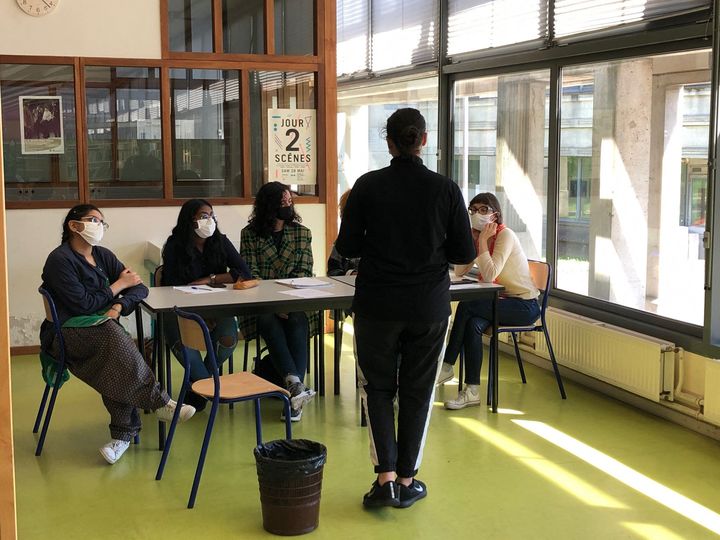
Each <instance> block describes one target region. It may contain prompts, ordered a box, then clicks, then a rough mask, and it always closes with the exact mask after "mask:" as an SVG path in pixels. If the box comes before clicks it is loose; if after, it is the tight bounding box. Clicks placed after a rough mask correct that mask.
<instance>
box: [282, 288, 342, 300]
mask: <svg viewBox="0 0 720 540" xmlns="http://www.w3.org/2000/svg"><path fill="white" fill-rule="evenodd" d="M280 294H287V295H288V296H297V297H298V298H322V297H325V296H335V294H333V293H331V292H329V291H319V290H317V289H292V290H290V291H280Z"/></svg>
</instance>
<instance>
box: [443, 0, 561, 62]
mask: <svg viewBox="0 0 720 540" xmlns="http://www.w3.org/2000/svg"><path fill="white" fill-rule="evenodd" d="M546 33H547V2H546V1H545V0H448V50H447V54H448V56H453V55H457V54H461V53H466V52H471V51H479V50H483V49H490V48H492V47H500V46H503V45H510V44H514V43H522V42H525V41H532V40H537V39H540V38H543V37H545V35H546Z"/></svg>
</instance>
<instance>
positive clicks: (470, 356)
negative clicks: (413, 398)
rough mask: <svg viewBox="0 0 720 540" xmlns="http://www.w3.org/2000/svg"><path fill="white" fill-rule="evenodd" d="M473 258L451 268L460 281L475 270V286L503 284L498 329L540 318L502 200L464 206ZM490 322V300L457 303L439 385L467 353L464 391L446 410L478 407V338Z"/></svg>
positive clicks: (486, 196) (483, 197) (485, 196)
mask: <svg viewBox="0 0 720 540" xmlns="http://www.w3.org/2000/svg"><path fill="white" fill-rule="evenodd" d="M468 214H469V215H470V223H471V225H472V234H473V240H474V241H475V249H476V251H477V258H476V259H475V261H474V262H472V263H470V264H469V265H462V266H455V274H456V275H458V276H462V275H464V274H466V273H467V272H469V271H470V270H471V269H472V267H473V266H476V267H477V271H478V274H477V277H478V280H479V281H483V282H495V283H499V284H500V285H503V286H504V287H505V291H504V292H503V295H502V297H501V298H500V300H499V301H498V308H497V309H498V318H499V323H500V324H502V325H511V326H516V325H517V326H520V325H529V324H532V323H534V322H535V321H536V320H537V318H538V317H539V316H540V306H539V305H538V302H537V298H538V296H539V294H540V292H539V291H538V290H537V289H536V288H535V285H534V284H533V281H532V278H531V277H530V268H529V266H528V260H527V257H526V256H525V253H524V252H523V249H522V247H521V246H520V241H519V240H518V237H517V236H516V235H515V233H514V232H513V231H512V230H510V229H508V228H507V227H506V226H505V224H504V223H503V216H502V211H501V210H500V201H498V199H497V197H495V195H493V194H492V193H480V194H479V195H476V196H475V197H474V198H473V199H472V200H471V201H470V204H469V206H468ZM491 323H492V300H490V299H487V300H474V301H469V302H460V303H459V304H458V307H457V311H456V312H455V317H454V320H453V326H452V330H451V331H450V337H449V339H448V345H447V348H446V349H445V356H444V358H443V365H442V369H441V371H440V375H439V376H438V381H437V382H438V384H442V383H445V382H448V381H450V380H452V379H453V377H454V373H453V367H454V365H455V361H456V360H457V357H458V355H459V354H460V350H461V349H462V348H464V350H465V363H466V367H467V369H466V371H465V381H464V382H465V386H464V388H463V389H462V390H461V391H460V393H459V394H458V397H457V399H454V400H450V401H446V402H445V408H446V409H462V408H464V407H469V406H473V405H480V404H481V401H482V400H481V399H480V391H479V385H480V368H481V367H482V348H483V343H482V333H483V331H484V330H485V328H487V327H488V326H489V325H490V324H491Z"/></svg>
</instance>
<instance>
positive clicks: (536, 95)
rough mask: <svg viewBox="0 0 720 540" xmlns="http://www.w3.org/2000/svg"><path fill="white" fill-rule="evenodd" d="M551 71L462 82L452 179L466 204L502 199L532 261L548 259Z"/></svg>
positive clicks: (456, 99)
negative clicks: (480, 198) (486, 197)
mask: <svg viewBox="0 0 720 540" xmlns="http://www.w3.org/2000/svg"><path fill="white" fill-rule="evenodd" d="M549 86H550V72H549V70H541V71H530V72H523V73H514V74H511V75H502V76H492V77H483V78H477V79H467V80H461V81H457V82H456V83H455V85H454V90H453V96H454V102H453V141H454V152H453V175H454V177H455V180H456V181H457V182H458V184H459V185H460V187H461V189H462V191H463V193H464V195H465V197H466V200H467V201H470V199H472V198H473V197H474V196H475V195H477V194H478V193H482V192H491V193H494V194H495V195H496V196H497V198H498V199H499V200H500V204H501V205H502V212H503V218H504V222H505V224H506V225H507V226H508V227H510V228H511V229H512V230H513V231H514V232H515V233H516V234H517V235H518V238H520V242H521V244H522V246H523V249H524V250H525V253H526V254H527V255H528V257H530V258H533V259H544V257H545V223H546V220H547V172H546V169H547V129H548V104H549V100H548V96H549Z"/></svg>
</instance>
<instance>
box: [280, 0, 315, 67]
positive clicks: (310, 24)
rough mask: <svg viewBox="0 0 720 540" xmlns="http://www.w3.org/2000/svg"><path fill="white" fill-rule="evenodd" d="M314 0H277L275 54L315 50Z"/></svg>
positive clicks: (301, 52) (300, 54)
mask: <svg viewBox="0 0 720 540" xmlns="http://www.w3.org/2000/svg"><path fill="white" fill-rule="evenodd" d="M314 3H315V2H314V1H313V0H275V13H274V16H275V54H294V55H299V56H302V55H312V54H313V53H314V52H315V8H314V6H313V4H314Z"/></svg>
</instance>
